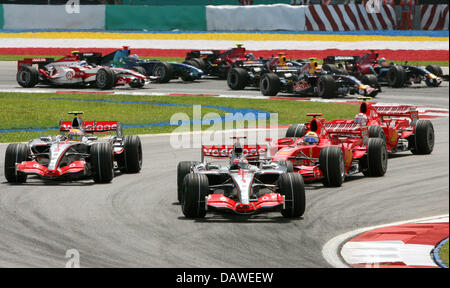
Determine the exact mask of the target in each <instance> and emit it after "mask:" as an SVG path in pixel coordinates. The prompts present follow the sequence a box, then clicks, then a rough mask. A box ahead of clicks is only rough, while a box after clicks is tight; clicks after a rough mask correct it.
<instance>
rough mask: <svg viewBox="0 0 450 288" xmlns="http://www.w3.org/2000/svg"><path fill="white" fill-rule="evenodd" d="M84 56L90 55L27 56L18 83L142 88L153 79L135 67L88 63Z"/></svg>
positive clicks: (18, 71)
mask: <svg viewBox="0 0 450 288" xmlns="http://www.w3.org/2000/svg"><path fill="white" fill-rule="evenodd" d="M84 54H86V53H84ZM83 56H88V55H83V53H72V54H71V55H68V56H65V57H63V58H61V59H59V60H57V61H55V60H54V59H53V58H26V59H24V60H22V61H19V62H18V67H17V83H19V85H20V86H22V87H24V88H31V87H34V86H36V85H38V84H44V85H51V86H74V85H81V86H94V87H97V88H98V89H102V90H110V89H113V88H114V87H115V86H122V85H130V87H132V88H142V87H144V85H145V84H146V83H148V82H149V81H150V77H147V76H145V75H142V74H141V73H139V72H137V71H134V70H129V69H124V68H116V67H106V66H96V65H93V64H88V62H87V61H84V60H82V59H83V58H82V57H83Z"/></svg>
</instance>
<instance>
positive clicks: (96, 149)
mask: <svg viewBox="0 0 450 288" xmlns="http://www.w3.org/2000/svg"><path fill="white" fill-rule="evenodd" d="M91 164H92V176H93V179H94V181H95V183H109V182H111V180H112V179H113V178H114V170H113V153H112V146H111V144H110V143H108V142H102V143H96V144H94V145H92V146H91Z"/></svg>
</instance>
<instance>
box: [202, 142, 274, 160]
mask: <svg viewBox="0 0 450 288" xmlns="http://www.w3.org/2000/svg"><path fill="white" fill-rule="evenodd" d="M233 150H234V145H202V160H203V158H204V157H211V158H217V159H219V158H230V157H231V155H232V154H233ZM242 150H243V151H242V154H243V155H244V156H246V158H253V159H254V158H259V156H262V155H265V154H266V152H267V146H266V145H242Z"/></svg>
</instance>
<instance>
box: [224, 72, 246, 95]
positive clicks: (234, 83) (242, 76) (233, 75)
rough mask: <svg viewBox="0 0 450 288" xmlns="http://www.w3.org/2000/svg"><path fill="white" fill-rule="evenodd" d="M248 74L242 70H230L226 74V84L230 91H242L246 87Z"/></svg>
mask: <svg viewBox="0 0 450 288" xmlns="http://www.w3.org/2000/svg"><path fill="white" fill-rule="evenodd" d="M247 83H248V73H247V71H246V70H245V69H243V68H232V69H230V71H229V72H228V76H227V84H228V87H230V89H232V90H242V89H244V88H245V86H247Z"/></svg>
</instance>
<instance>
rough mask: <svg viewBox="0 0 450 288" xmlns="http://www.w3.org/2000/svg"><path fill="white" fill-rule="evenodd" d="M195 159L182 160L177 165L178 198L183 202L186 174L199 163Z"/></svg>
mask: <svg viewBox="0 0 450 288" xmlns="http://www.w3.org/2000/svg"><path fill="white" fill-rule="evenodd" d="M197 163H198V162H195V161H181V162H180V163H178V166H177V198H178V202H180V203H181V202H183V181H184V178H185V177H186V175H188V174H189V173H191V167H192V166H194V165H195V164H197Z"/></svg>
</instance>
